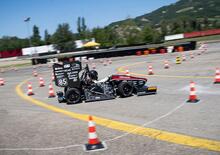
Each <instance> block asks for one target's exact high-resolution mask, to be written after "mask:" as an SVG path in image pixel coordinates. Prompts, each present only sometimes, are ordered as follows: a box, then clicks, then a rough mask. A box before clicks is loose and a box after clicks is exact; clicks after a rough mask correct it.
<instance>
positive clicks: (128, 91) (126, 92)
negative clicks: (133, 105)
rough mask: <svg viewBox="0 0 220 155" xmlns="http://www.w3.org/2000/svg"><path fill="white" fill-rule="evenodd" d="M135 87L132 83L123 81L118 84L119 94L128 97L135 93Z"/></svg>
mask: <svg viewBox="0 0 220 155" xmlns="http://www.w3.org/2000/svg"><path fill="white" fill-rule="evenodd" d="M133 90H134V87H133V85H132V84H130V83H128V82H125V81H122V82H121V83H120V84H119V85H118V94H119V95H120V96H121V97H128V96H131V95H132V93H133Z"/></svg>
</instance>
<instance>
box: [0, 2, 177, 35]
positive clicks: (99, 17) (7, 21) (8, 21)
mask: <svg viewBox="0 0 220 155" xmlns="http://www.w3.org/2000/svg"><path fill="white" fill-rule="evenodd" d="M175 2H177V0H153V1H151V0H0V10H1V12H0V37H2V36H17V37H20V38H26V37H27V36H28V28H27V23H25V22H24V19H25V18H27V17H31V20H30V23H29V24H30V28H31V29H32V27H33V25H37V26H38V27H39V29H40V33H41V36H43V35H44V30H45V29H47V30H48V32H49V33H50V34H52V33H54V32H55V30H56V28H57V25H58V24H61V23H69V24H70V27H71V30H72V31H73V32H76V28H77V26H76V22H77V18H78V17H79V16H80V17H84V18H85V20H86V25H87V26H88V28H90V29H91V28H94V27H98V26H99V27H104V26H106V25H108V24H110V23H112V22H116V21H120V20H124V19H126V18H127V17H131V18H134V17H137V16H140V15H143V14H146V13H149V12H151V11H153V10H155V9H157V8H159V7H161V6H164V5H169V4H171V3H175ZM31 31H32V30H31Z"/></svg>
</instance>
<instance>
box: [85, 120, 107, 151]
mask: <svg viewBox="0 0 220 155" xmlns="http://www.w3.org/2000/svg"><path fill="white" fill-rule="evenodd" d="M88 132H89V135H88V138H89V139H88V144H85V150H86V151H94V150H104V149H106V145H105V144H104V143H102V142H100V141H99V139H98V137H97V134H96V127H95V123H94V122H93V119H92V116H89V122H88Z"/></svg>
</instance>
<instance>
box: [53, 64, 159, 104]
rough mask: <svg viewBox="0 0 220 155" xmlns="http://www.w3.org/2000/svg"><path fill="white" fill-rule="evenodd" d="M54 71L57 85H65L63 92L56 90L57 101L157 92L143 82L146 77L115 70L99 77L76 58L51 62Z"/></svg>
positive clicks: (89, 99) (74, 101) (74, 102)
mask: <svg viewBox="0 0 220 155" xmlns="http://www.w3.org/2000/svg"><path fill="white" fill-rule="evenodd" d="M53 71H54V76H55V84H56V86H58V87H64V92H62V91H59V92H57V96H58V101H59V103H62V102H67V104H76V103H79V102H82V101H85V102H92V101H101V100H109V99H115V98H116V97H117V96H120V97H129V96H132V95H133V94H136V95H137V96H142V95H149V94H156V91H157V87H155V86H151V87H149V86H146V82H147V79H146V78H139V77H133V76H127V75H118V74H115V75H111V76H108V77H106V78H104V79H102V80H100V81H98V73H97V72H96V71H95V70H89V67H88V65H86V67H85V68H83V69H82V65H81V62H79V61H75V62H72V63H63V64H54V65H53Z"/></svg>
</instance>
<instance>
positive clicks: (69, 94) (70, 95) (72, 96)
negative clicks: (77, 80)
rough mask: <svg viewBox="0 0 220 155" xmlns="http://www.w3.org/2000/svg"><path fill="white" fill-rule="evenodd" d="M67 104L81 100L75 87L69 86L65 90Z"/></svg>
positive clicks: (79, 93)
mask: <svg viewBox="0 0 220 155" xmlns="http://www.w3.org/2000/svg"><path fill="white" fill-rule="evenodd" d="M65 96H66V101H67V104H76V103H79V102H80V101H81V92H80V90H79V89H77V88H69V89H67V91H66V95H65Z"/></svg>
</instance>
